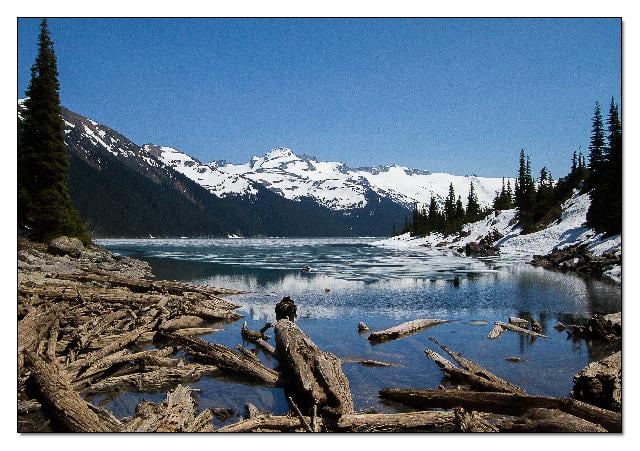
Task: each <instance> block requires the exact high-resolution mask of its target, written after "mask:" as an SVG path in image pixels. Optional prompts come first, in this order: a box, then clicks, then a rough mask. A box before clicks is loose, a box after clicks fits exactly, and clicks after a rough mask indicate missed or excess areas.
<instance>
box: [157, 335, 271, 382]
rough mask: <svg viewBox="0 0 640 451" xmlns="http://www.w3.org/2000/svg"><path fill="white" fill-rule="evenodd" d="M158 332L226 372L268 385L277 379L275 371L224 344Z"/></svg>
mask: <svg viewBox="0 0 640 451" xmlns="http://www.w3.org/2000/svg"><path fill="white" fill-rule="evenodd" d="M159 334H160V336H161V337H162V338H165V339H167V340H169V341H172V342H174V343H176V344H178V345H180V346H183V347H185V348H186V350H187V351H189V352H190V353H195V354H196V355H197V357H198V358H199V359H201V360H203V361H205V362H207V363H210V364H213V365H216V366H218V367H219V368H220V369H221V370H223V371H224V372H226V373H230V374H233V375H236V376H237V375H240V376H243V377H248V378H250V379H252V380H256V381H260V382H263V383H266V384H269V385H275V383H276V381H277V380H278V376H279V374H278V372H277V371H275V370H272V369H271V368H267V367H266V366H264V365H262V364H261V363H260V362H257V361H255V360H253V359H250V358H249V357H246V356H244V355H242V354H237V353H235V352H233V351H232V350H231V349H229V348H227V347H225V346H222V345H219V344H212V343H207V342H206V341H204V340H201V339H199V338H189V337H183V336H180V335H177V334H174V333H171V332H159Z"/></svg>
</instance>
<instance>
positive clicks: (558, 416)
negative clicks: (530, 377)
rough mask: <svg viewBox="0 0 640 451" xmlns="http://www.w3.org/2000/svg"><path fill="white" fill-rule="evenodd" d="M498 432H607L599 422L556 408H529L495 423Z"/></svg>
mask: <svg viewBox="0 0 640 451" xmlns="http://www.w3.org/2000/svg"><path fill="white" fill-rule="evenodd" d="M496 426H497V427H498V428H499V429H500V432H607V430H606V429H605V428H603V427H602V426H600V425H599V424H595V423H592V422H590V421H587V420H584V419H582V418H578V417H576V416H574V415H570V414H568V413H565V412H563V411H561V410H558V409H542V408H538V409H531V410H528V411H526V412H525V413H524V414H523V415H521V416H519V417H517V418H516V419H514V420H502V421H498V422H497V423H496Z"/></svg>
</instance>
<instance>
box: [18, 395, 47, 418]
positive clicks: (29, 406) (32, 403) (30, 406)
mask: <svg viewBox="0 0 640 451" xmlns="http://www.w3.org/2000/svg"><path fill="white" fill-rule="evenodd" d="M40 409H42V404H40V402H38V401H37V400H35V399H25V400H18V415H25V414H27V413H31V412H35V411H38V410H40Z"/></svg>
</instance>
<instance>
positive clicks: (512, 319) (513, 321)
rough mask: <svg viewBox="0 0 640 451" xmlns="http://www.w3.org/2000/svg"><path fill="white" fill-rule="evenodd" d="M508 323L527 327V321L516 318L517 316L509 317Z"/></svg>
mask: <svg viewBox="0 0 640 451" xmlns="http://www.w3.org/2000/svg"><path fill="white" fill-rule="evenodd" d="M509 324H513V325H514V326H518V327H522V328H523V329H528V328H529V321H527V320H526V319H523V318H518V317H517V316H510V317H509Z"/></svg>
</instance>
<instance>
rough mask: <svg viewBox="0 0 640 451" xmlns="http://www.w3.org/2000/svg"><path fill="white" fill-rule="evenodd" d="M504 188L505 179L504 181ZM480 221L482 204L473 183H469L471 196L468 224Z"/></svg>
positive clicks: (468, 200)
mask: <svg viewBox="0 0 640 451" xmlns="http://www.w3.org/2000/svg"><path fill="white" fill-rule="evenodd" d="M502 182H503V187H504V179H503V180H502ZM478 219H480V203H479V202H478V196H477V195H476V191H475V188H474V187H473V182H470V183H469V195H468V196H467V216H466V220H467V222H475V221H477V220H478Z"/></svg>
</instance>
